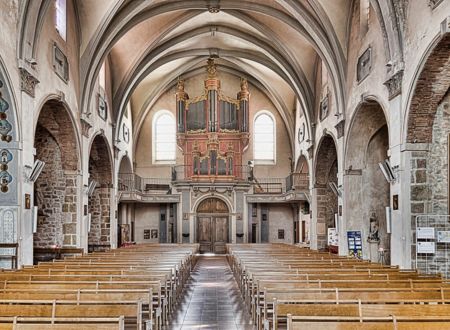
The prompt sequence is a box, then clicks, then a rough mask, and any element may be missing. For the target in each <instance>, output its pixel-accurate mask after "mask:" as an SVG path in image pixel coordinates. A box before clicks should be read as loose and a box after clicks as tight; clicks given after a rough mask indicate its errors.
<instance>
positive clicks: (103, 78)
mask: <svg viewBox="0 0 450 330" xmlns="http://www.w3.org/2000/svg"><path fill="white" fill-rule="evenodd" d="M98 84H99V85H100V87H101V88H103V90H105V86H106V67H105V62H103V64H102V66H101V68H100V72H99V73H98Z"/></svg>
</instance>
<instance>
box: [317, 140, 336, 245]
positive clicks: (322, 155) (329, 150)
mask: <svg viewBox="0 0 450 330" xmlns="http://www.w3.org/2000/svg"><path fill="white" fill-rule="evenodd" d="M337 173H338V158H337V150H336V145H335V143H334V140H333V138H332V137H331V136H330V135H325V136H324V137H323V138H322V141H321V143H320V145H319V148H318V150H317V156H316V165H315V183H314V188H315V197H316V201H317V202H316V205H317V207H316V209H317V211H316V213H315V214H314V213H313V216H314V215H315V219H314V220H315V221H316V223H315V228H311V233H314V232H315V234H316V237H315V238H314V239H316V240H317V248H318V249H321V248H324V247H325V246H326V245H327V233H328V228H336V227H335V218H336V214H337V213H338V194H339V188H338V178H337ZM314 230H315V231H314ZM312 239H313V237H312V238H311V241H312ZM311 243H313V242H311ZM311 246H312V247H313V248H314V245H313V244H311Z"/></svg>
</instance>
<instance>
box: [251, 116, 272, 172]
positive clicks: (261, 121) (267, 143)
mask: <svg viewBox="0 0 450 330" xmlns="http://www.w3.org/2000/svg"><path fill="white" fill-rule="evenodd" d="M253 158H254V160H255V162H257V163H260V164H261V163H269V164H273V163H274V162H275V119H274V118H273V116H272V114H271V113H270V112H268V111H260V112H259V113H258V114H256V116H255V122H254V124H253Z"/></svg>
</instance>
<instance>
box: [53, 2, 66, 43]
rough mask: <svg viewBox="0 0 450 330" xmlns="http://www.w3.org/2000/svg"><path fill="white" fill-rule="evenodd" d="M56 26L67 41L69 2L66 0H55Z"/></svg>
mask: <svg viewBox="0 0 450 330" xmlns="http://www.w3.org/2000/svg"><path fill="white" fill-rule="evenodd" d="M55 9H56V11H55V21H56V22H55V27H56V30H57V31H58V34H59V35H60V36H61V38H63V39H64V41H66V34H67V4H66V0H55Z"/></svg>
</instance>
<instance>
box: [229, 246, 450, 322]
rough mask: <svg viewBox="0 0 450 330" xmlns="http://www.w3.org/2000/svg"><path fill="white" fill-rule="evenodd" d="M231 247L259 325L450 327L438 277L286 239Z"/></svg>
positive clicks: (445, 291)
mask: <svg viewBox="0 0 450 330" xmlns="http://www.w3.org/2000/svg"><path fill="white" fill-rule="evenodd" d="M227 251H228V261H229V263H230V266H231V268H232V271H233V273H234V276H235V278H236V281H237V282H238V284H239V287H240V290H241V293H242V296H243V299H244V300H245V302H246V304H247V306H248V308H249V310H250V311H251V314H252V318H253V320H254V322H255V324H257V325H258V329H261V328H264V329H271V328H273V329H278V328H280V327H284V326H286V327H287V329H289V330H290V329H324V330H326V329H382V330H383V329H414V330H417V329H450V282H449V281H447V280H446V279H444V278H442V277H440V276H429V275H423V274H419V273H418V272H416V271H415V270H400V269H399V268H398V267H395V266H384V265H382V264H379V263H373V262H369V261H363V260H357V259H353V258H350V257H340V256H337V255H333V254H330V253H328V252H317V251H311V250H309V249H306V248H301V247H298V246H293V245H285V244H237V245H227Z"/></svg>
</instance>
